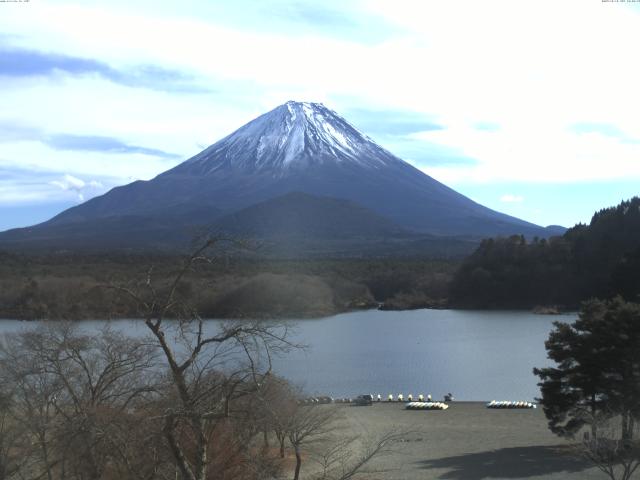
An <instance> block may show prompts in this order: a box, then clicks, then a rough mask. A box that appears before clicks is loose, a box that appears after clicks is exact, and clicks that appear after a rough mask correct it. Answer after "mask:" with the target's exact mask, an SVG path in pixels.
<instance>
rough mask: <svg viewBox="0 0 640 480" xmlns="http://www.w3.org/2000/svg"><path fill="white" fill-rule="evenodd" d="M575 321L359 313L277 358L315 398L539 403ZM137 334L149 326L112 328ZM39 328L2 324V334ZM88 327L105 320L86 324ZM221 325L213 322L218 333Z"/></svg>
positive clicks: (303, 338)
mask: <svg viewBox="0 0 640 480" xmlns="http://www.w3.org/2000/svg"><path fill="white" fill-rule="evenodd" d="M574 319H575V315H534V314H531V313H526V312H496V311H483V312H480V311H460V310H411V311H405V312H390V311H376V310H373V311H366V312H352V313H345V314H342V315H336V316H333V317H326V318H320V319H315V320H301V321H299V322H298V323H297V326H296V329H295V332H294V338H295V340H296V341H297V342H299V343H304V344H306V345H308V346H309V348H308V349H307V350H305V351H294V352H292V353H290V354H288V355H287V356H286V357H282V358H276V359H275V362H274V363H275V370H276V371H277V372H278V373H279V374H280V375H282V376H285V377H287V378H289V379H290V380H292V381H294V382H296V383H298V384H301V385H303V386H304V387H305V389H306V390H307V391H308V392H310V393H322V394H328V395H332V396H334V397H336V396H340V397H343V396H354V395H358V394H361V393H373V394H378V393H380V394H381V395H382V396H383V397H386V396H387V395H388V394H389V393H392V394H394V395H397V394H398V393H403V394H404V395H405V397H406V396H407V394H409V393H412V394H413V395H414V397H415V396H417V395H418V394H420V393H422V394H424V395H425V396H426V395H427V394H429V393H430V394H431V395H432V396H433V398H434V399H442V397H443V395H444V394H445V393H447V392H452V393H453V394H454V396H455V397H456V398H457V399H459V400H492V399H495V400H531V399H533V398H534V397H536V396H538V395H539V390H538V387H537V386H536V383H537V378H536V377H534V376H533V374H532V369H533V367H534V366H537V367H539V366H545V365H548V364H549V360H548V359H547V358H546V352H545V349H544V341H545V340H546V338H547V336H548V334H549V331H550V330H551V328H552V322H553V321H554V320H560V321H564V322H571V321H573V320H574ZM111 323H112V325H113V326H114V327H116V328H118V329H123V330H126V331H127V332H128V333H129V334H132V335H143V334H146V327H145V326H144V324H143V323H142V322H139V321H131V320H118V321H114V322H111ZM36 324H37V322H29V323H27V322H16V321H10V320H2V321H0V332H8V331H16V330H19V329H21V328H31V327H32V326H34V325H36ZM81 324H82V328H83V329H89V330H91V329H96V328H100V326H101V325H103V324H104V322H100V321H85V322H82V323H81ZM216 325H217V321H215V320H212V321H210V322H209V323H208V328H211V329H214V328H215V327H216Z"/></svg>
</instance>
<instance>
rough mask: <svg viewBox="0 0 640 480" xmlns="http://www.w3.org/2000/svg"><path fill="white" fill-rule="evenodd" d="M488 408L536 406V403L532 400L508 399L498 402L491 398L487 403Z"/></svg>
mask: <svg viewBox="0 0 640 480" xmlns="http://www.w3.org/2000/svg"><path fill="white" fill-rule="evenodd" d="M487 408H536V404H535V403H531V402H510V401H507V400H503V401H498V402H496V401H495V400H491V401H490V402H489V403H487Z"/></svg>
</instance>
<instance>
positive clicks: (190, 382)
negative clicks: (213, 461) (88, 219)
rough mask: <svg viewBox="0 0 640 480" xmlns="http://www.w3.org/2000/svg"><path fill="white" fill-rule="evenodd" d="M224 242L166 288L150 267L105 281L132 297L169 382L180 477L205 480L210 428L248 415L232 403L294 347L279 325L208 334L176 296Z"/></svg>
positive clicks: (169, 432)
mask: <svg viewBox="0 0 640 480" xmlns="http://www.w3.org/2000/svg"><path fill="white" fill-rule="evenodd" d="M223 241H224V240H223V239H219V238H215V239H208V240H207V241H205V242H204V243H203V244H202V245H201V246H200V247H199V248H198V249H197V250H195V251H194V252H193V253H192V254H191V255H189V256H188V257H187V258H186V259H185V261H184V262H183V264H182V267H181V268H180V269H179V270H178V271H177V272H176V274H175V275H174V276H173V278H172V279H170V281H169V282H168V284H166V285H165V286H164V288H159V287H157V285H156V283H155V281H154V279H153V277H152V273H153V271H152V269H150V270H149V272H148V275H147V279H146V282H145V283H144V285H141V286H138V287H137V288H136V287H126V286H122V285H111V286H110V287H111V288H114V289H116V290H117V291H119V292H121V293H124V294H126V295H128V296H129V297H130V298H131V299H133V300H134V301H135V302H136V304H137V305H138V309H139V311H140V313H141V315H142V316H143V317H144V322H145V325H146V326H147V327H148V329H149V331H150V332H151V334H152V335H153V337H154V338H155V341H156V343H157V345H158V346H159V347H160V349H161V351H162V354H163V357H164V363H165V364H166V366H167V369H168V372H169V376H170V380H171V384H172V386H173V397H172V399H171V400H172V401H171V402H167V404H166V410H165V412H164V426H163V433H164V436H165V438H166V441H167V444H168V446H169V449H170V451H171V453H172V455H173V457H174V459H175V462H176V466H177V469H178V471H179V472H180V474H181V476H182V478H183V479H184V480H205V479H206V478H207V476H208V465H209V463H210V459H209V453H210V450H211V446H212V445H213V444H214V443H215V440H216V437H215V435H216V431H217V430H216V427H218V426H219V425H220V422H221V421H223V422H224V421H225V420H226V419H230V418H233V417H234V416H237V415H242V414H244V413H246V411H242V412H240V411H238V410H237V409H234V408H235V406H236V404H240V402H238V400H239V399H241V398H243V397H246V396H248V395H250V394H252V393H253V392H255V391H257V390H258V389H259V388H260V385H261V382H263V381H264V379H265V378H266V377H268V376H269V374H270V372H271V358H272V355H273V354H274V353H276V352H282V351H286V350H287V349H288V348H290V347H291V346H292V345H291V344H290V343H289V342H288V340H287V328H286V326H283V325H271V324H267V323H264V322H225V323H223V324H220V325H219V328H217V329H215V330H214V331H211V330H209V329H207V326H206V325H205V322H204V321H203V319H202V318H201V317H200V316H199V315H198V313H197V312H196V311H195V310H194V309H193V308H191V307H190V306H189V305H188V304H186V303H184V302H182V301H181V299H180V296H179V295H178V292H179V289H180V286H181V284H182V282H183V280H184V278H185V276H186V275H187V274H188V273H189V272H190V271H192V270H193V269H194V267H195V266H196V265H197V264H199V263H200V262H207V263H210V262H212V261H214V260H215V257H211V256H210V255H209V252H210V251H211V249H212V248H213V247H216V246H218V245H219V244H220V243H221V242H223ZM167 319H171V320H173V321H172V322H167ZM169 335H173V341H172V339H171V338H169Z"/></svg>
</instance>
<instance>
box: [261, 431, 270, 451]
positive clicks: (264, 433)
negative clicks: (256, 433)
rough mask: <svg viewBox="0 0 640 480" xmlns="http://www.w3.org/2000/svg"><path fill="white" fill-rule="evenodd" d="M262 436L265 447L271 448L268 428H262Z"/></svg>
mask: <svg viewBox="0 0 640 480" xmlns="http://www.w3.org/2000/svg"><path fill="white" fill-rule="evenodd" d="M262 438H263V439H264V448H265V449H266V448H269V432H268V431H267V429H266V428H263V429H262Z"/></svg>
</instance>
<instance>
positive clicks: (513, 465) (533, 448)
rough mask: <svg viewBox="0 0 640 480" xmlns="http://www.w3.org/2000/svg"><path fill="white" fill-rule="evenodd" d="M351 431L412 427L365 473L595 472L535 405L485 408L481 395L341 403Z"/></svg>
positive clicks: (395, 476)
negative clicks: (420, 407) (438, 402)
mask: <svg viewBox="0 0 640 480" xmlns="http://www.w3.org/2000/svg"><path fill="white" fill-rule="evenodd" d="M340 408H341V409H342V410H343V411H344V413H345V416H344V420H343V421H344V422H345V423H346V427H347V430H348V431H349V433H350V434H358V435H363V436H367V435H376V434H377V433H380V432H383V431H385V430H389V429H392V428H396V429H403V430H414V431H417V432H418V433H413V434H412V435H410V436H408V437H407V441H403V442H401V443H398V444H397V448H396V449H395V450H396V451H395V453H394V454H392V455H390V456H386V457H384V458H381V459H379V460H376V461H375V463H374V464H373V466H374V467H375V468H381V469H382V468H383V469H385V470H386V471H385V472H384V473H375V474H372V475H370V476H366V478H368V479H381V480H382V479H384V480H415V479H453V480H476V479H477V480H479V479H507V478H508V479H513V478H516V479H518V478H521V479H530V480H535V479H554V480H555V479H557V480H560V479H569V480H571V479H576V480H577V479H585V480H590V479H602V478H605V477H604V475H603V474H602V473H601V472H599V471H598V470H597V469H596V468H594V467H592V466H591V465H590V464H589V463H588V462H586V461H585V460H583V459H582V458H580V457H579V456H578V455H576V454H575V453H572V448H571V445H570V443H569V442H567V441H564V440H563V439H561V438H559V437H557V436H555V435H553V434H552V433H551V432H550V431H549V430H548V429H547V423H546V419H545V416H544V413H543V412H542V410H541V409H540V408H538V409H535V410H528V409H527V410H489V409H487V408H485V404H484V403H480V402H453V403H452V404H451V406H450V408H449V409H448V410H446V411H412V410H405V409H404V405H403V404H399V403H391V404H388V403H382V404H374V405H373V406H371V407H351V406H344V407H340Z"/></svg>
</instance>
